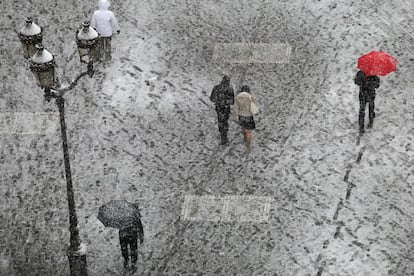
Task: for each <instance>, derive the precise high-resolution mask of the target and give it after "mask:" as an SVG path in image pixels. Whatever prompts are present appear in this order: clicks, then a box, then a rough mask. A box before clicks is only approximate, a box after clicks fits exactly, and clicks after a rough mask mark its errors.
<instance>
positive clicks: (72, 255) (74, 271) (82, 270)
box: [66, 247, 88, 276]
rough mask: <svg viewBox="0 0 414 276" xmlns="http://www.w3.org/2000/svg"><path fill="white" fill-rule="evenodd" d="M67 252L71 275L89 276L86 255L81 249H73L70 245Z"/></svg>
mask: <svg viewBox="0 0 414 276" xmlns="http://www.w3.org/2000/svg"><path fill="white" fill-rule="evenodd" d="M66 254H67V255H68V259H69V268H70V276H87V275H88V269H87V265H86V255H85V254H83V255H81V254H80V253H79V251H78V250H77V251H73V250H71V248H70V247H69V248H68V250H67V252H66Z"/></svg>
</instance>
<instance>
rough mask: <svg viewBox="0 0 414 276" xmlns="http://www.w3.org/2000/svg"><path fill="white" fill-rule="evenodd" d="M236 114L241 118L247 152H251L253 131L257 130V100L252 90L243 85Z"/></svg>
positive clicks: (237, 102) (236, 104)
mask: <svg viewBox="0 0 414 276" xmlns="http://www.w3.org/2000/svg"><path fill="white" fill-rule="evenodd" d="M252 107H253V108H252ZM234 109H235V113H236V114H237V115H238V117H239V124H240V126H241V130H242V133H243V138H244V143H245V145H246V150H247V152H250V147H251V142H252V130H253V129H255V128H256V123H255V122H254V118H253V115H256V114H257V113H258V110H257V106H256V100H255V99H254V98H253V96H252V95H251V94H250V88H249V86H247V85H243V86H242V87H241V89H240V93H239V94H238V95H237V96H236V100H235V103H234Z"/></svg>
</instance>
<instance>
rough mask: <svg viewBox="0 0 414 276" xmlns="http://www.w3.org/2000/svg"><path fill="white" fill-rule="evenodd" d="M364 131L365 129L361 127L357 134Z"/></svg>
mask: <svg viewBox="0 0 414 276" xmlns="http://www.w3.org/2000/svg"><path fill="white" fill-rule="evenodd" d="M364 132H365V129H364V128H363V127H361V128H360V129H359V135H362V134H364Z"/></svg>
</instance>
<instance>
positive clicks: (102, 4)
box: [98, 0, 110, 10]
mask: <svg viewBox="0 0 414 276" xmlns="http://www.w3.org/2000/svg"><path fill="white" fill-rule="evenodd" d="M98 5H99V9H100V10H107V9H108V8H109V6H110V4H109V2H108V0H99V4H98Z"/></svg>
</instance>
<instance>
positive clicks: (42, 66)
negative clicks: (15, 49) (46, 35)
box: [30, 44, 56, 88]
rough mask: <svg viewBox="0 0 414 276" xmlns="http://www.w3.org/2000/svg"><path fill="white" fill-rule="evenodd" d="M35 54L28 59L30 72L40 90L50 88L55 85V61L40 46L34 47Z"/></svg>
mask: <svg viewBox="0 0 414 276" xmlns="http://www.w3.org/2000/svg"><path fill="white" fill-rule="evenodd" d="M36 49H37V52H36V54H34V56H33V57H32V58H31V59H30V70H31V71H32V73H33V76H34V78H35V80H36V84H37V85H38V86H40V87H42V88H51V87H54V85H55V81H56V79H55V66H56V65H55V59H54V58H53V55H52V54H51V53H49V52H48V51H47V50H45V49H44V47H43V46H42V45H41V44H37V45H36Z"/></svg>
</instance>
